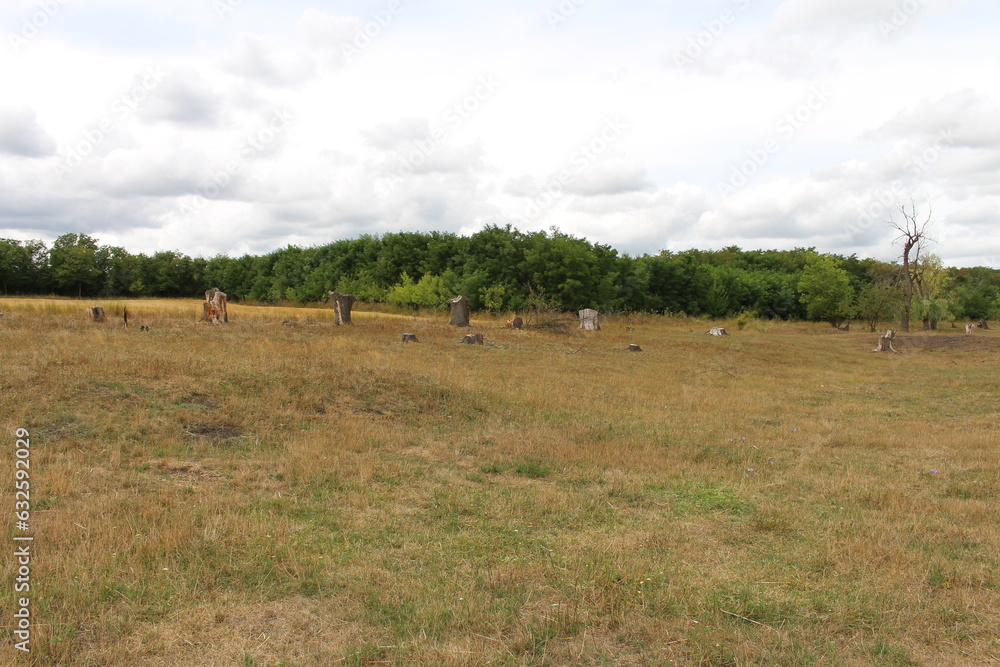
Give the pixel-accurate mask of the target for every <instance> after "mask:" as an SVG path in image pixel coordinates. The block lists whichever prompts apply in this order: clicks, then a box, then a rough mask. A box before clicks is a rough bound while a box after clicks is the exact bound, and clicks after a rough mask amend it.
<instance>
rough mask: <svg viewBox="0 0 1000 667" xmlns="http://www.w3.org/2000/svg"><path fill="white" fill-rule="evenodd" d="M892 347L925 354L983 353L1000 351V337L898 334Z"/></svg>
mask: <svg viewBox="0 0 1000 667" xmlns="http://www.w3.org/2000/svg"><path fill="white" fill-rule="evenodd" d="M892 346H893V347H894V348H896V349H897V350H900V351H903V350H906V351H913V352H923V351H937V350H945V351H946V350H962V351H966V350H967V351H973V352H977V351H978V352H983V351H989V350H1000V337H994V336H977V335H975V334H971V335H968V334H967V335H961V336H959V335H955V336H952V335H926V334H924V335H912V334H896V338H895V339H893V341H892Z"/></svg>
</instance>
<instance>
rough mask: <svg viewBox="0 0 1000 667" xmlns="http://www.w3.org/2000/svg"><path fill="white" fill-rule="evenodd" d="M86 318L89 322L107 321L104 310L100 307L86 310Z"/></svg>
mask: <svg viewBox="0 0 1000 667" xmlns="http://www.w3.org/2000/svg"><path fill="white" fill-rule="evenodd" d="M86 312H87V317H89V318H90V321H91V322H105V321H107V319H108V318H107V316H106V315H105V314H104V308H102V307H100V306H94V307H93V308H87V309H86Z"/></svg>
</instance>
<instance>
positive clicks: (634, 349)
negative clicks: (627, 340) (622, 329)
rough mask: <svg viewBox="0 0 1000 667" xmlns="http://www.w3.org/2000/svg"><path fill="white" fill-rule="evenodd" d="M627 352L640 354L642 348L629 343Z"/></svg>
mask: <svg viewBox="0 0 1000 667" xmlns="http://www.w3.org/2000/svg"><path fill="white" fill-rule="evenodd" d="M628 351H629V352H642V348H641V347H639V346H638V345H636V344H635V343H631V344H629V346H628Z"/></svg>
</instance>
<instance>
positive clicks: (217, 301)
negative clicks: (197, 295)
mask: <svg viewBox="0 0 1000 667" xmlns="http://www.w3.org/2000/svg"><path fill="white" fill-rule="evenodd" d="M201 320H202V322H211V323H212V324H228V323H229V310H228V309H227V308H226V293H225V292H223V291H222V290H220V289H219V288H218V287H213V288H212V289H210V290H208V291H207V292H205V303H203V304H202V314H201Z"/></svg>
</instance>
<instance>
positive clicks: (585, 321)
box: [577, 308, 601, 331]
mask: <svg viewBox="0 0 1000 667" xmlns="http://www.w3.org/2000/svg"><path fill="white" fill-rule="evenodd" d="M577 315H578V316H579V318H580V328H581V329H583V330H584V331H600V330H601V323H600V321H599V320H598V319H597V311H596V310H594V309H593V308H584V309H583V310H581V311H580V312H579V313H577Z"/></svg>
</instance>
